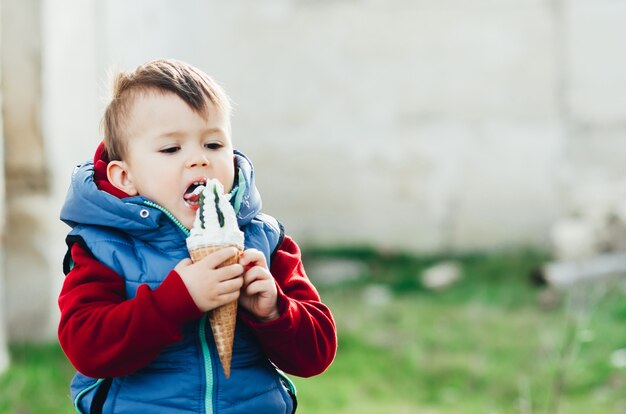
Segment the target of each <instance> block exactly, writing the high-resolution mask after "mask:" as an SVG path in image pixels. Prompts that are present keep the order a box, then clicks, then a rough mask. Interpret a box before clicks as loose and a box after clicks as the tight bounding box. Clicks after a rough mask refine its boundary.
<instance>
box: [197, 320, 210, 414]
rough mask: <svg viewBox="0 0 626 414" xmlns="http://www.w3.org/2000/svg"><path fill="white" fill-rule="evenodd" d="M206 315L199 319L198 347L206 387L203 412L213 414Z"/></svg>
mask: <svg viewBox="0 0 626 414" xmlns="http://www.w3.org/2000/svg"><path fill="white" fill-rule="evenodd" d="M206 324H207V314H206V313H205V314H204V315H203V316H202V318H201V319H200V329H199V332H198V335H199V336H200V346H201V348H202V359H204V378H205V380H206V386H205V389H204V412H205V413H206V414H213V361H212V360H211V350H210V349H209V344H208V343H207V340H206Z"/></svg>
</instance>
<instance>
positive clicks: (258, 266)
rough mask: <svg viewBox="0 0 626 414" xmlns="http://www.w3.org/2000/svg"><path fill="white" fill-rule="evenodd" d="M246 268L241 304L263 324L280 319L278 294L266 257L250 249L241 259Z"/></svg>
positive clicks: (240, 298) (240, 261)
mask: <svg viewBox="0 0 626 414" xmlns="http://www.w3.org/2000/svg"><path fill="white" fill-rule="evenodd" d="M239 264H240V265H242V266H243V267H244V269H245V270H244V274H243V289H242V290H241V296H240V297H239V303H240V304H241V306H243V307H244V308H245V309H247V310H248V311H249V312H251V313H252V314H253V315H254V316H256V318H257V319H258V320H260V321H261V322H269V321H273V320H274V319H278V317H279V316H280V315H279V314H278V305H277V301H278V292H277V290H276V282H274V277H272V274H271V273H270V271H269V269H268V268H267V263H266V262H265V256H264V255H263V253H261V252H260V251H258V250H256V249H248V250H245V251H244V252H243V254H242V255H241V257H240V258H239Z"/></svg>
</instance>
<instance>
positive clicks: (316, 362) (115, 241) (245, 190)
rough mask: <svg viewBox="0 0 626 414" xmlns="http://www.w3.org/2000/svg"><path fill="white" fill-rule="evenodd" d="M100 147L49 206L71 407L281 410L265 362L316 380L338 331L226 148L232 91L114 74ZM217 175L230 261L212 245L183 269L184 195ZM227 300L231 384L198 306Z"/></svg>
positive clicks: (245, 168) (280, 385)
mask: <svg viewBox="0 0 626 414" xmlns="http://www.w3.org/2000/svg"><path fill="white" fill-rule="evenodd" d="M103 124H104V135H105V136H104V142H103V143H102V144H100V146H99V147H98V149H97V151H96V155H95V157H94V161H93V162H86V163H85V164H82V165H79V166H78V167H76V169H75V170H74V173H73V175H72V184H71V186H70V189H69V191H68V195H67V199H66V201H65V204H64V206H63V208H62V210H61V219H62V220H63V221H64V222H66V223H67V224H68V225H70V227H72V231H71V232H70V233H69V235H68V236H67V239H66V243H67V245H68V253H67V255H66V258H65V260H64V271H65V273H66V275H67V276H66V279H65V282H64V285H63V289H62V291H61V294H60V296H59V307H60V309H61V321H60V324H59V341H60V343H61V346H62V347H63V350H64V351H65V353H66V355H67V357H68V358H69V360H70V361H71V362H72V364H73V365H74V366H75V367H76V369H77V371H78V373H77V374H76V375H75V377H74V379H73V380H72V384H71V391H72V398H73V400H74V405H75V408H76V410H77V411H78V412H80V413H141V412H143V413H168V414H171V413H216V414H219V413H253V412H258V413H291V412H294V411H295V408H296V400H295V390H294V389H293V386H292V385H291V383H290V382H289V380H288V379H287V378H286V377H284V375H282V374H281V372H280V371H278V370H277V369H276V368H278V369H280V370H282V371H285V372H287V373H290V374H293V375H298V376H311V375H316V374H319V373H321V372H323V371H324V370H325V369H326V368H327V367H328V366H329V365H330V363H331V362H332V360H333V358H334V356H335V352H336V347H337V338H336V331H335V325H334V321H333V318H332V315H331V313H330V311H329V310H328V308H327V307H326V306H325V305H324V304H322V302H321V301H320V298H319V295H318V294H317V292H316V290H315V288H314V287H313V285H312V284H311V283H310V281H309V280H308V278H307V277H306V275H305V272H304V268H303V266H302V262H301V257H300V250H299V248H298V246H297V245H296V243H295V242H294V241H293V240H292V239H291V238H290V237H289V236H286V235H285V234H284V232H283V228H282V226H281V225H280V224H279V223H278V222H277V221H276V220H275V219H273V218H272V217H270V216H267V215H264V214H261V213H260V209H261V200H260V196H259V193H258V192H257V190H256V188H255V185H254V170H253V168H252V164H251V162H250V161H249V160H248V158H246V157H245V156H244V155H243V154H241V153H239V152H237V151H235V150H233V148H232V144H231V137H230V133H231V128H230V105H229V101H228V98H227V97H226V95H225V94H224V93H223V91H222V90H221V89H220V88H219V86H218V85H216V84H215V83H214V82H213V80H212V79H211V78H209V77H208V76H207V75H206V74H204V73H202V72H201V71H199V70H198V69H196V68H194V67H192V66H190V65H188V64H185V63H183V62H179V61H173V60H157V61H153V62H149V63H147V64H145V65H142V66H140V67H138V68H137V69H136V70H135V71H133V72H130V73H121V74H119V75H118V76H117V78H116V80H115V83H114V88H113V98H112V100H111V102H110V103H109V105H108V107H107V109H106V111H105V115H104V120H103ZM207 178H217V179H219V181H220V182H221V183H222V185H223V187H224V189H225V192H230V193H231V194H232V197H231V202H232V203H233V204H234V207H235V210H236V212H237V220H238V223H239V226H240V228H241V230H242V231H243V232H244V234H245V250H244V253H243V254H242V256H241V258H240V260H239V263H238V264H233V265H230V266H225V267H222V268H218V266H219V264H221V263H222V262H223V261H224V260H226V259H227V258H229V257H232V256H233V255H234V254H235V252H236V251H235V249H229V248H226V249H222V250H219V251H217V252H215V253H213V254H211V255H209V256H207V257H206V258H205V259H203V260H200V261H198V262H197V263H192V262H191V260H190V259H189V255H188V252H187V248H186V245H185V238H186V237H187V235H188V229H190V228H191V227H192V224H193V220H194V217H195V213H196V210H197V208H198V203H197V200H196V197H195V196H194V195H193V191H192V190H193V188H195V187H196V186H197V185H198V184H201V183H204V182H206V180H207ZM232 300H238V301H239V305H240V306H239V309H240V310H239V315H238V322H237V327H236V330H235V341H234V345H233V357H232V366H231V376H230V379H226V378H225V377H224V374H223V372H222V370H221V367H220V365H219V362H218V359H217V354H216V349H215V344H214V342H213V338H212V334H211V330H210V329H207V326H206V324H207V318H206V312H208V311H210V310H212V309H214V308H216V307H218V306H220V305H223V304H225V303H228V302H230V301H232Z"/></svg>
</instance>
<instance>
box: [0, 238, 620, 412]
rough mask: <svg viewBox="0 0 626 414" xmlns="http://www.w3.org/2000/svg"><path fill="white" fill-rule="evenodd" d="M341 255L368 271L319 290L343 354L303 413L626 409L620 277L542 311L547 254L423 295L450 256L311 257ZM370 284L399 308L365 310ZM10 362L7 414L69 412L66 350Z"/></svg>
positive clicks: (306, 386)
mask: <svg viewBox="0 0 626 414" xmlns="http://www.w3.org/2000/svg"><path fill="white" fill-rule="evenodd" d="M336 257H342V258H350V259H352V260H359V261H361V262H363V263H365V265H366V266H365V267H364V269H366V271H365V272H364V274H363V275H361V277H360V278H359V279H357V280H351V281H349V282H344V283H341V284H337V285H334V286H320V293H321V294H322V297H323V299H324V301H325V302H326V303H327V304H328V305H329V306H330V308H331V309H332V311H333V314H334V316H335V319H336V321H337V325H338V330H339V350H338V354H337V358H336V360H335V362H334V363H333V365H332V366H331V367H330V368H329V369H328V371H327V372H325V373H324V374H323V375H320V376H317V377H314V378H308V379H301V378H294V382H295V383H296V385H297V387H298V397H299V401H300V403H299V409H298V412H299V413H301V414H315V413H339V414H342V413H345V414H347V413H355V414H356V413H359V414H368V413H371V414H374V413H376V414H378V413H391V412H393V413H433V414H434V413H436V414H448V413H449V414H452V413H455V414H457V413H462V414H473V413H476V414H485V413H488V414H492V413H493V414H495V413H502V414H504V413H520V414H527V413H532V414H557V413H561V414H579V413H580V414H583V413H584V414H587V413H603V414H605V413H606V414H613V413H615V414H617V413H626V369H625V368H619V367H614V366H613V365H612V364H611V354H612V353H613V352H614V351H615V350H617V349H622V348H626V330H625V326H626V300H625V299H626V289H625V284H624V282H623V281H622V282H619V281H618V282H611V283H609V284H601V285H600V284H599V285H595V286H586V287H583V288H580V289H575V290H572V291H570V292H568V293H561V294H558V295H556V296H555V297H554V298H553V299H555V298H556V300H552V301H551V302H550V303H549V304H547V305H546V304H543V305H540V303H544V302H545V301H540V300H539V299H540V297H541V295H543V294H544V293H545V291H544V290H543V288H539V287H537V286H533V285H532V284H531V283H529V281H528V274H529V272H530V271H531V270H532V269H533V268H534V267H536V266H537V265H538V264H540V263H541V262H542V261H543V260H544V259H545V257H544V256H543V255H541V254H538V253H534V252H530V251H521V252H501V253H499V254H494V255H488V256H481V255H466V256H463V257H460V258H459V260H460V262H461V263H462V265H463V274H464V277H463V279H462V280H461V281H460V282H459V283H457V284H456V285H454V286H453V287H452V288H450V289H448V290H446V291H443V292H431V291H427V290H425V289H424V288H423V287H422V286H421V284H420V282H419V274H420V271H421V270H422V269H424V268H426V267H427V266H429V265H432V264H434V263H436V262H437V261H438V260H441V259H444V257H426V258H425V257H421V258H415V257H411V256H409V255H398V256H394V255H388V254H387V255H384V254H378V253H376V252H374V251H366V250H353V251H317V252H314V253H310V254H309V255H307V257H306V258H305V260H313V259H316V260H319V259H321V260H324V259H327V258H336ZM305 263H306V261H305ZM311 276H312V277H313V276H314V275H311ZM372 284H376V285H377V286H386V287H388V289H389V292H390V293H391V300H389V301H388V302H385V301H382V302H373V303H367V301H366V298H367V297H368V295H367V294H366V293H367V292H368V287H369V286H371V285H372ZM11 354H12V359H13V365H12V367H11V368H10V370H9V371H8V372H7V373H5V374H4V375H3V376H2V377H0V414H1V413H12V414H13V413H17V414H28V413H52V414H55V413H68V412H71V403H70V402H69V397H68V390H67V383H68V381H69V379H70V377H71V375H72V370H71V368H70V367H69V364H68V363H67V362H66V361H65V359H64V356H63V354H62V352H61V351H60V350H59V349H58V347H57V346H55V345H46V346H24V345H13V346H12V347H11Z"/></svg>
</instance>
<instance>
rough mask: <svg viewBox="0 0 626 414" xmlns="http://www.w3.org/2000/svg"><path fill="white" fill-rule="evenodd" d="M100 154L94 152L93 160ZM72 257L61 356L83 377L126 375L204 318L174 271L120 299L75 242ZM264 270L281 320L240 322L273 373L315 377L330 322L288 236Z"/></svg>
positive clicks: (324, 358)
mask: <svg viewBox="0 0 626 414" xmlns="http://www.w3.org/2000/svg"><path fill="white" fill-rule="evenodd" d="M99 155H102V153H101V150H100V149H99V152H97V153H96V160H99V158H100V157H99ZM100 161H101V159H100ZM104 166H106V163H105V164H104ZM101 167H102V164H100V165H99V162H98V161H96V182H97V183H98V186H99V188H100V189H103V190H105V191H107V190H108V188H107V186H106V184H107V183H104V185H103V182H102V180H101V179H99V177H102V175H101V174H99V169H100V168H101ZM100 171H101V170H100ZM98 176H99V177H98ZM105 177H106V175H105ZM109 185H110V184H109ZM109 192H111V193H113V192H112V191H110V190H109ZM114 195H117V196H120V194H119V193H118V194H115V193H114ZM71 255H72V259H73V261H74V267H73V268H72V270H71V271H70V272H69V273H68V274H67V276H66V278H65V282H64V284H63V288H62V290H61V294H60V296H59V307H60V309H61V321H60V324H59V331H58V334H59V342H60V343H61V347H62V348H63V350H64V351H65V354H66V355H67V357H68V358H69V360H70V361H71V362H72V364H73V365H74V367H75V368H76V369H77V370H78V371H80V372H81V373H82V374H84V375H87V376H90V377H94V378H105V377H116V376H122V375H127V374H130V373H132V372H134V371H136V370H138V369H140V368H142V367H144V366H146V365H147V364H149V363H150V362H151V361H152V360H153V359H155V358H156V357H157V356H158V355H159V353H160V352H161V351H162V350H163V349H164V348H165V347H166V346H168V345H171V344H173V343H175V342H177V341H179V340H180V339H181V338H182V335H181V332H180V328H181V327H182V326H183V325H184V324H186V323H188V322H190V321H192V320H195V319H199V318H200V317H201V316H202V312H201V311H200V310H199V309H198V308H197V307H196V305H195V303H194V302H193V300H192V299H191V296H190V295H189V292H188V291H187V288H186V287H185V285H184V283H183V281H182V279H181V278H180V276H179V275H178V273H177V272H176V271H174V270H172V271H171V272H170V273H169V274H168V276H167V277H166V278H165V280H164V281H163V283H162V284H161V285H160V286H159V287H158V288H157V289H154V290H152V289H150V288H149V287H148V286H147V285H142V286H140V287H139V290H138V291H137V295H136V297H134V298H132V299H126V296H125V288H124V280H123V279H122V277H121V276H119V275H118V274H116V273H115V272H114V271H113V270H111V269H110V268H109V267H107V266H105V265H104V264H102V263H100V262H99V261H98V260H96V259H95V258H94V257H93V256H92V255H91V253H90V252H88V251H85V250H84V249H83V247H81V246H80V245H79V244H74V245H73V246H72V247H71ZM270 271H271V273H272V275H273V276H274V278H275V280H276V285H277V288H278V307H279V311H280V315H281V316H280V317H279V318H278V319H277V320H274V321H271V322H267V323H260V322H258V321H256V320H255V318H254V317H253V316H252V315H251V314H248V313H247V312H245V311H244V310H242V311H240V312H239V318H240V319H241V320H242V321H244V322H245V323H246V324H247V325H248V326H249V327H250V328H251V329H252V330H253V332H254V333H255V334H256V336H257V338H258V340H259V342H260V344H261V347H262V348H263V350H264V351H265V354H266V355H267V357H268V358H269V359H270V360H271V361H272V362H273V363H274V364H275V365H276V366H277V367H278V368H280V369H281V370H283V371H285V372H287V373H289V374H293V375H297V376H302V377H308V376H312V375H317V374H319V373H321V372H323V371H324V370H325V369H326V368H327V367H328V366H329V365H330V363H331V362H332V361H333V358H334V357H335V352H336V350H337V334H336V329H335V323H334V321H333V317H332V315H331V313H330V310H329V309H328V308H327V307H326V306H325V305H324V304H323V303H322V302H321V300H320V297H319V295H318V293H317V291H316V290H315V287H314V286H313V285H312V284H311V282H310V280H309V279H308V278H307V276H306V273H305V271H304V267H303V265H302V259H301V254H300V249H299V248H298V245H297V244H296V243H295V242H294V241H293V240H292V239H291V238H290V237H288V236H286V237H285V239H284V240H283V242H282V244H281V245H280V246H279V248H278V250H277V251H276V254H275V256H274V259H273V260H272V264H271V267H270Z"/></svg>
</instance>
